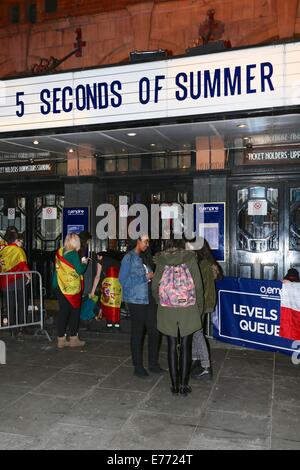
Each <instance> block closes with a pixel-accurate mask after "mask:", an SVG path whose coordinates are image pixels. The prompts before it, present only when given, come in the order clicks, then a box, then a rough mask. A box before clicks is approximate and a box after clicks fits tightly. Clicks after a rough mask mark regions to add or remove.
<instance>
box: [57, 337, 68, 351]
mask: <svg viewBox="0 0 300 470" xmlns="http://www.w3.org/2000/svg"><path fill="white" fill-rule="evenodd" d="M66 346H70V343H69V341H67V338H66V337H65V336H58V337H57V347H58V349H62V348H65V347H66Z"/></svg>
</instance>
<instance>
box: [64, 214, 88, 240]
mask: <svg viewBox="0 0 300 470" xmlns="http://www.w3.org/2000/svg"><path fill="white" fill-rule="evenodd" d="M84 230H89V208H88V207H64V209H63V239H65V236H66V235H67V234H68V233H77V234H78V233H80V232H83V231H84Z"/></svg>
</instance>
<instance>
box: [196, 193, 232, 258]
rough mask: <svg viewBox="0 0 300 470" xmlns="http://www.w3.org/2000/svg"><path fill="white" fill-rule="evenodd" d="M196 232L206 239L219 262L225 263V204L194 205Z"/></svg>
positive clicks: (198, 235) (206, 203) (202, 203)
mask: <svg viewBox="0 0 300 470" xmlns="http://www.w3.org/2000/svg"><path fill="white" fill-rule="evenodd" d="M194 220H195V232H196V235H197V237H202V238H205V240H206V241H207V242H208V244H209V246H210V249H211V251H212V253H213V255H214V258H215V259H216V260H217V261H225V202H201V203H195V204H194Z"/></svg>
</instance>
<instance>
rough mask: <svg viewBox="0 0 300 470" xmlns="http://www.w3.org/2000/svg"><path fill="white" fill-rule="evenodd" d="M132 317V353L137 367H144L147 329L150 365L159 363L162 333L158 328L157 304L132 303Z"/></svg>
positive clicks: (130, 305) (129, 305)
mask: <svg viewBox="0 0 300 470" xmlns="http://www.w3.org/2000/svg"><path fill="white" fill-rule="evenodd" d="M128 308H129V312H130V317H131V355H132V363H133V365H134V366H135V367H139V368H140V367H143V346H144V334H145V330H147V333H148V365H149V367H153V366H156V365H157V364H158V349H159V340H160V333H159V331H158V329H157V326H156V325H157V321H156V304H155V303H154V302H151V301H150V304H130V303H128Z"/></svg>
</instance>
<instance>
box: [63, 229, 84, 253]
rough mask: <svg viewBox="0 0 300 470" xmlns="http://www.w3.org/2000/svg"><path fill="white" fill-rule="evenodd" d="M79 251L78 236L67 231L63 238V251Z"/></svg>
mask: <svg viewBox="0 0 300 470" xmlns="http://www.w3.org/2000/svg"><path fill="white" fill-rule="evenodd" d="M73 250H75V251H79V250H80V238H79V236H78V235H77V234H76V233H69V234H68V235H67V236H66V238H65V243H64V251H65V253H66V252H68V251H73Z"/></svg>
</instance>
